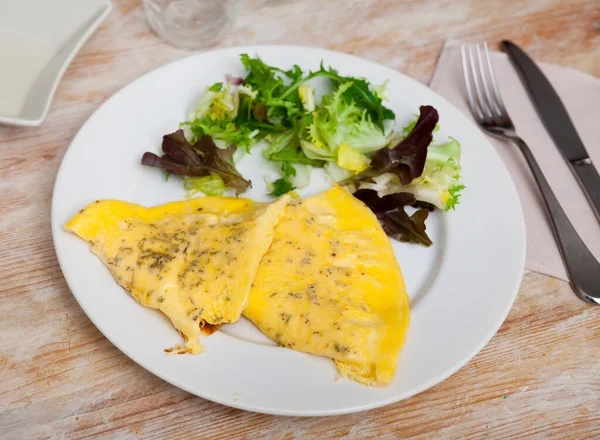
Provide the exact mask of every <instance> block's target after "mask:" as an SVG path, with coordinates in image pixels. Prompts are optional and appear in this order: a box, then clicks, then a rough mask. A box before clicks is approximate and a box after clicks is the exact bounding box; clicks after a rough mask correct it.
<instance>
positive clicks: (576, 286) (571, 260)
mask: <svg viewBox="0 0 600 440" xmlns="http://www.w3.org/2000/svg"><path fill="white" fill-rule="evenodd" d="M507 137H509V138H510V139H511V140H512V141H513V142H515V143H516V144H517V146H518V147H519V149H520V150H521V153H523V156H525V160H526V161H527V165H529V168H530V169H531V172H532V174H533V177H534V178H535V180H536V182H537V184H538V186H539V188H540V191H541V193H542V197H543V199H544V204H545V205H546V209H547V211H548V216H549V217H550V222H551V224H552V230H553V231H554V236H555V238H556V241H557V243H558V248H559V249H560V253H561V256H562V259H563V261H564V263H565V267H566V268H567V272H568V274H569V281H570V282H571V286H572V287H573V290H574V291H575V293H576V294H577V295H578V296H579V297H580V298H582V299H584V300H585V301H588V302H591V303H594V304H600V263H598V260H596V258H595V257H594V255H592V253H591V252H590V251H589V249H588V248H587V247H586V245H585V243H584V242H583V240H582V239H581V237H579V234H577V231H576V230H575V228H574V227H573V225H572V224H571V222H570V221H569V218H568V217H567V214H565V211H564V210H563V209H562V207H561V206H560V203H559V202H558V199H557V198H556V196H555V195H554V192H553V191H552V188H551V187H550V184H549V183H548V181H547V180H546V177H545V176H544V173H542V170H541V168H540V166H539V165H538V163H537V160H535V157H534V156H533V153H532V152H531V150H530V149H529V147H528V146H527V144H526V143H525V141H524V140H523V139H521V138H520V137H518V136H507Z"/></svg>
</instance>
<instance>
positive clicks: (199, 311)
mask: <svg viewBox="0 0 600 440" xmlns="http://www.w3.org/2000/svg"><path fill="white" fill-rule="evenodd" d="M289 201H290V197H289V196H284V197H282V198H280V199H279V200H277V201H275V202H273V203H257V202H253V201H251V200H248V199H241V198H239V199H238V198H233V197H199V198H196V199H192V200H189V201H183V202H173V203H168V204H166V205H162V206H157V207H153V208H145V207H142V206H139V205H135V204H132V203H127V202H122V201H116V200H99V201H96V202H94V203H91V204H90V205H88V206H87V207H85V208H84V209H82V210H81V211H80V212H79V213H78V214H77V215H75V216H74V217H73V218H72V219H71V220H70V221H69V222H68V223H67V224H66V225H65V226H64V227H65V229H66V230H68V231H71V232H74V233H75V234H77V235H78V236H80V237H81V238H82V239H84V240H86V241H88V242H90V243H91V245H92V251H93V252H94V253H95V254H96V255H97V256H98V257H100V259H101V260H102V261H103V262H104V264H105V265H106V266H107V267H108V268H109V269H110V271H111V272H112V274H113V276H114V277H115V279H116V281H117V283H118V284H119V285H121V286H122V287H123V288H125V290H126V291H127V292H129V294H130V295H131V296H133V298H135V299H136V300H137V301H138V302H139V303H140V304H142V305H144V306H147V307H151V308H154V309H158V310H160V311H161V312H163V313H164V314H165V315H167V316H168V317H169V318H170V319H171V321H172V322H173V325H174V326H175V328H176V329H177V330H178V331H179V333H180V334H181V335H182V336H183V338H184V340H185V347H181V346H178V347H175V349H176V351H177V352H178V353H186V352H189V353H200V352H201V351H202V350H203V348H202V345H201V344H200V342H199V335H200V332H201V329H202V327H209V328H213V329H214V326H218V325H221V324H226V323H231V322H235V321H237V320H238V319H239V317H240V315H241V313H242V311H243V310H244V308H245V307H246V304H247V302H248V294H249V293H250V287H251V285H252V282H253V281H254V277H255V275H256V273H257V269H258V265H259V263H260V260H261V258H262V257H263V255H264V254H265V252H267V250H268V248H269V246H270V245H271V242H272V240H273V237H274V228H275V225H276V224H277V223H278V222H279V220H280V218H281V217H282V215H283V212H284V210H285V207H286V206H287V205H288V203H289Z"/></svg>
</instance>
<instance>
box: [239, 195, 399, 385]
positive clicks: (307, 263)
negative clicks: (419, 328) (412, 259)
mask: <svg viewBox="0 0 600 440" xmlns="http://www.w3.org/2000/svg"><path fill="white" fill-rule="evenodd" d="M244 315H245V316H246V317H247V318H249V319H250V320H251V321H252V322H254V324H255V325H256V326H258V328H259V329H260V330H261V331H263V332H264V333H265V334H266V335H267V336H269V337H270V338H272V339H274V340H275V341H277V342H278V343H279V344H281V345H283V346H286V347H289V348H292V349H294V350H298V351H302V352H306V353H312V354H315V355H320V356H326V357H329V358H331V359H333V360H334V361H335V363H336V365H337V367H338V369H339V371H340V373H341V374H342V375H344V376H346V377H348V378H350V379H352V380H355V381H357V382H360V383H362V384H366V385H377V386H383V385H387V384H389V383H390V381H391V380H392V378H393V375H394V372H395V370H396V365H397V361H398V356H399V353H400V350H401V348H402V345H403V344H404V340H405V336H406V332H407V329H408V325H409V319H410V316H409V315H410V310H409V302H408V297H407V295H406V289H405V286H404V280H403V278H402V273H401V272H400V267H399V266H398V263H397V262H396V259H395V257H394V253H393V249H392V246H391V243H390V241H389V239H388V238H387V236H386V234H385V232H384V231H383V229H382V228H381V226H380V225H379V223H378V221H377V218H376V217H375V215H374V214H373V213H372V212H371V211H370V210H369V209H368V208H367V207H366V206H365V205H364V204H363V203H362V202H360V201H359V200H357V199H355V198H354V197H352V196H351V195H350V194H349V193H348V192H347V191H346V190H344V189H342V188H340V187H338V186H335V187H333V188H332V189H330V190H329V191H327V192H325V193H322V194H319V195H316V196H312V197H308V198H306V199H300V200H296V201H295V202H293V203H292V204H291V205H289V206H288V207H287V208H286V211H285V213H284V215H283V217H282V219H281V221H280V222H279V224H278V225H277V227H276V228H275V238H274V240H273V243H272V245H271V247H270V249H269V251H268V252H267V253H266V254H265V255H264V257H263V259H262V261H261V263H260V266H259V268H258V273H257V274H256V277H255V280H254V285H253V287H252V290H251V292H250V297H249V300H248V307H247V308H246V310H245V311H244Z"/></svg>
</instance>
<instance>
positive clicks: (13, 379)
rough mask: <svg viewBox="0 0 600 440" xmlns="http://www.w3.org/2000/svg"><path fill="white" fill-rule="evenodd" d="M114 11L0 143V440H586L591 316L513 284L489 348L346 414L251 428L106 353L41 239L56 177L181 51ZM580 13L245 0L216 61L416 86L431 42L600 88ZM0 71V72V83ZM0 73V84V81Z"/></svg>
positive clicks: (130, 6) (599, 319)
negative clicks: (307, 55) (411, 80)
mask: <svg viewBox="0 0 600 440" xmlns="http://www.w3.org/2000/svg"><path fill="white" fill-rule="evenodd" d="M114 6H115V7H114V10H113V12H112V13H111V15H110V16H109V17H108V18H107V20H106V21H105V22H104V23H103V24H102V25H101V26H100V28H99V30H98V31H97V32H96V33H95V34H94V36H93V37H92V38H91V39H90V40H89V41H88V43H87V44H86V45H85V46H84V47H83V49H82V51H81V52H80V53H79V55H78V56H77V57H76V58H75V60H74V62H73V63H72V64H71V66H70V67H69V69H68V70H67V72H66V74H65V76H64V78H63V80H62V81H61V83H60V85H59V88H58V92H57V94H56V97H55V99H54V102H53V104H52V106H51V109H50V113H49V116H48V118H47V120H46V122H45V123H44V124H43V126H41V127H39V128H15V127H6V126H4V127H0V334H1V336H2V337H1V338H0V368H1V372H0V383H1V387H0V437H1V438H11V439H12V438H14V439H30V438H91V437H93V438H138V437H140V438H181V439H188V438H206V439H210V438H215V439H216V438H241V439H281V440H283V439H286V440H287V439H301V438H302V439H304V438H347V439H364V438H379V439H394V438H409V437H410V438H422V439H426V438H436V439H437V438H449V439H452V438H477V439H479V438H491V439H502V438H506V439H512V438H517V437H518V438H536V439H537V438H561V439H582V438H600V360H599V359H600V324H599V323H600V308H593V307H590V306H588V305H586V304H584V303H583V302H581V301H580V300H578V299H577V298H576V297H575V295H574V294H573V293H572V292H571V290H570V288H569V287H568V286H567V285H566V284H565V283H563V282H561V281H557V280H554V279H551V278H548V277H544V276H542V275H539V274H536V273H527V274H525V277H524V280H523V285H522V286H521V290H520V293H519V296H518V298H517V301H516V303H515V305H514V307H513V309H512V311H511V312H510V315H509V317H508V319H507V320H506V322H505V323H504V325H503V326H502V328H501V329H500V331H499V332H498V334H497V335H496V336H495V337H494V339H493V340H492V341H491V342H490V344H488V346H487V347H486V348H485V349H484V350H483V351H482V352H481V353H479V354H478V355H477V356H476V357H475V359H473V360H472V361H471V362H470V363H469V364H468V365H467V366H465V367H464V368H462V369H461V370H460V371H459V372H458V373H456V374H455V375H454V376H452V377H451V378H449V379H448V380H446V381H444V382H443V383H441V384H439V385H437V386H435V387H434V388H432V389H430V390H428V391H426V392H424V393H422V394H420V395H417V396H415V397H413V398H411V399H409V400H407V401H404V402H400V403H398V404H395V405H390V406H388V407H385V408H381V409H377V410H372V411H369V412H366V413H362V414H356V415H348V416H339V417H325V418H295V417H275V416H268V415H261V414H252V413H248V412H243V411H239V410H235V409H231V408H227V407H224V406H220V405H217V404H214V403H211V402H208V401H206V400H203V399H200V398H197V397H194V396H192V395H190V394H188V393H186V392H184V391H181V390H179V389H177V388H175V387H173V386H171V385H169V384H167V383H165V382H163V381H162V380H160V379H158V378H156V377H154V376H152V375H151V374H150V373H148V372H146V371H145V370H144V369H142V368H140V367H139V366H137V365H136V364H134V363H133V362H132V361H131V360H129V359H128V358H127V357H126V356H125V355H123V354H121V352H120V351H118V350H117V349H116V348H115V347H113V346H112V344H111V343H110V342H108V340H106V339H105V338H104V337H103V336H102V335H101V334H100V333H99V332H98V330H97V329H96V328H95V327H94V325H93V324H92V323H91V322H90V321H89V319H88V318H87V317H86V315H85V314H84V313H83V312H82V310H81V309H80V308H79V306H78V305H77V303H76V302H75V299H74V298H73V296H72V295H71V293H70V291H69V289H68V288H67V286H66V284H65V281H64V279H63V277H62V274H61V271H60V268H59V266H58V262H57V260H56V256H55V253H54V248H53V245H52V238H51V234H50V220H49V211H50V201H51V197H52V186H53V183H54V178H55V175H56V171H57V169H58V166H59V164H60V161H61V159H62V156H63V154H64V152H65V150H66V148H67V147H68V145H69V143H70V142H71V140H72V138H73V136H74V135H75V134H76V132H77V130H78V129H79V127H80V126H81V125H82V124H83V122H84V121H85V120H86V119H87V118H88V117H89V115H90V114H91V113H92V112H93V111H94V110H95V109H97V108H98V106H99V105H100V104H101V103H102V102H104V101H105V100H106V99H107V98H108V97H109V96H110V95H112V94H113V93H115V92H116V91H117V90H119V89H120V88H121V87H123V86H124V85H125V84H127V83H128V82H130V81H132V80H133V79H135V78H137V77H138V76H140V75H141V74H143V73H146V72H148V71H150V70H152V69H153V68H155V67H157V66H160V65H162V64H164V63H166V62H168V61H171V60H173V59H176V58H180V57H182V56H185V55H187V54H188V52H186V51H183V50H179V49H175V48H172V47H169V46H168V45H166V44H163V43H161V42H160V41H159V40H158V39H157V38H156V37H155V36H154V35H153V34H152V33H151V32H150V31H149V29H148V27H147V25H146V22H145V19H144V16H143V11H142V9H141V1H139V0H137V1H136V0H115V1H114ZM599 22H600V3H599V2H598V1H596V0H578V1H570V0H532V1H517V0H508V1H502V2H499V1H491V0H490V1H488V0H484V1H477V0H456V1H450V0H426V1H421V0H419V1H417V0H406V1H395V0H368V1H359V0H347V1H344V0H331V1H328V2H322V1H317V0H288V1H283V0H281V1H278V0H262V1H260V0H249V1H247V2H245V3H244V5H243V7H242V10H241V13H240V17H239V20H238V22H237V24H236V27H235V29H234V30H233V32H232V33H230V34H229V35H228V36H227V37H226V38H224V39H223V41H222V42H221V43H220V44H219V46H220V47H225V46H233V45H240V44H248V43H281V44H299V45H307V46H316V47H327V48H331V49H335V50H339V51H342V52H348V53H353V54H357V55H359V56H362V57H364V58H367V59H371V60H374V61H377V62H379V63H382V64H385V65H387V66H389V67H392V68H395V69H398V70H401V71H403V72H405V73H408V74H409V75H411V76H413V77H415V78H417V79H419V80H420V81H423V82H427V81H428V80H429V77H430V75H431V73H432V71H433V68H434V66H435V62H436V59H437V56H438V54H439V50H440V48H441V47H442V44H443V41H444V39H446V38H458V39H463V40H480V39H487V40H488V41H490V42H497V41H499V40H501V39H504V38H510V39H512V40H514V41H515V42H517V43H518V44H520V45H521V46H523V47H524V48H525V49H526V50H527V51H528V52H529V53H530V54H532V55H533V57H534V58H536V59H537V60H540V61H547V62H552V63H557V64H562V65H565V66H570V67H573V68H577V69H581V70H584V71H587V72H589V73H591V74H592V75H595V76H600V32H599V31H598V30H597V29H596V27H595V24H596V23H599ZM0 72H1V70H0ZM0 75H1V73H0Z"/></svg>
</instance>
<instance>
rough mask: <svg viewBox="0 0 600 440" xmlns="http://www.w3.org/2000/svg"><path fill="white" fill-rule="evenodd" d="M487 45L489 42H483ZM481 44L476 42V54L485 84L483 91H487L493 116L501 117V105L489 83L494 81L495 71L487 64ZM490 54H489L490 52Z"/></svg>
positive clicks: (487, 102) (482, 80)
mask: <svg viewBox="0 0 600 440" xmlns="http://www.w3.org/2000/svg"><path fill="white" fill-rule="evenodd" d="M483 44H484V45H485V46H484V47H485V48H487V43H485V42H484V43H483ZM481 46H482V45H481V44H479V43H478V44H476V45H475V55H476V57H477V65H478V66H479V75H480V78H481V83H482V84H483V91H484V93H485V98H487V99H486V104H487V107H488V108H489V110H490V112H491V114H492V117H493V118H495V119H496V118H499V117H500V114H501V113H502V111H501V109H500V107H499V106H498V105H497V103H496V102H495V100H494V98H493V97H492V93H491V92H490V86H489V84H490V83H491V82H492V81H491V77H492V75H493V72H492V71H491V69H490V68H489V66H488V65H487V63H485V62H484V59H483V55H482V52H483V51H482V49H481ZM488 55H489V54H488Z"/></svg>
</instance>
